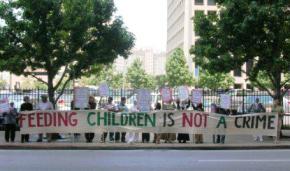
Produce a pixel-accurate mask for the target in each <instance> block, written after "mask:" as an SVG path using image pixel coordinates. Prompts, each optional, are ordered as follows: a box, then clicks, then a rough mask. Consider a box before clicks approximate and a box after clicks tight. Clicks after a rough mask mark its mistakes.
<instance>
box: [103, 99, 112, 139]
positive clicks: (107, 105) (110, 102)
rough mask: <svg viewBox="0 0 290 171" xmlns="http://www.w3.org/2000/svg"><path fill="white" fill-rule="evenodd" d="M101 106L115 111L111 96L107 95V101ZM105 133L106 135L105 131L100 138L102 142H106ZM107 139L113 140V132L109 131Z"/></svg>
mask: <svg viewBox="0 0 290 171" xmlns="http://www.w3.org/2000/svg"><path fill="white" fill-rule="evenodd" d="M103 108H104V109H105V110H107V111H109V112H114V111H115V105H114V103H113V97H109V98H108V102H107V104H105V105H104V106H103ZM107 135H108V133H107V132H104V133H103V135H102V140H101V141H102V142H106V138H107ZM109 140H110V141H111V142H113V141H114V132H110V133H109Z"/></svg>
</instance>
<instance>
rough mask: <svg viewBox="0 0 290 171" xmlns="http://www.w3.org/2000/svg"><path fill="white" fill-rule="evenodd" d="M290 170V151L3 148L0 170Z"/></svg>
mask: <svg viewBox="0 0 290 171" xmlns="http://www.w3.org/2000/svg"><path fill="white" fill-rule="evenodd" d="M52 170H58V171H111V170H121V171H123V170H124V171H131V170H132V171H143V170H144V171H145V170H146V171H186V170H188V171H189V170H190V171H192V170H198V171H217V170H220V171H256V170H262V171H276V170H279V171H289V170H290V150H244V151H241V150H211V151H208V150H202V151H201V150H193V151H185V150H184V151H183V150H181V151H177V150H129V151H125V150H123V151H122V150H120V151H118V150H115V151H108V150H104V151H102V150H99V151H87V150H0V171H52Z"/></svg>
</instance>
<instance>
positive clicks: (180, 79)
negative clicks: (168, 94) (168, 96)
mask: <svg viewBox="0 0 290 171" xmlns="http://www.w3.org/2000/svg"><path fill="white" fill-rule="evenodd" d="M166 78H167V79H168V84H169V86H171V87H177V86H181V85H187V86H192V85H193V84H194V78H193V75H192V73H190V71H189V69H188V66H187V63H186V60H185V57H184V53H183V51H182V50H181V49H180V48H177V49H176V50H175V51H174V52H173V54H172V55H171V56H170V57H169V59H168V60H167V62H166Z"/></svg>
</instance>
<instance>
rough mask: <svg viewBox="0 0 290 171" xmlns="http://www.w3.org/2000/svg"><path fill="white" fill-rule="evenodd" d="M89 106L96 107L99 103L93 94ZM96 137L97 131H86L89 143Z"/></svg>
mask: <svg viewBox="0 0 290 171" xmlns="http://www.w3.org/2000/svg"><path fill="white" fill-rule="evenodd" d="M88 106H89V107H88V108H87V109H88V110H90V109H96V107H97V103H96V100H95V98H94V97H93V96H90V97H89V105H88ZM94 137H95V133H93V132H88V133H85V138H86V142H87V143H91V142H93V139H94Z"/></svg>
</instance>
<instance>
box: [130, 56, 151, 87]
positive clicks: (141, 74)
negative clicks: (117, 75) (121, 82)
mask: <svg viewBox="0 0 290 171" xmlns="http://www.w3.org/2000/svg"><path fill="white" fill-rule="evenodd" d="M127 80H128V83H129V84H130V86H131V88H134V89H139V88H148V89H151V90H153V89H154V88H155V83H154V77H153V76H151V75H149V74H147V73H146V72H145V70H144V69H143V68H142V62H141V60H140V59H138V58H137V59H136V60H135V61H134V62H133V63H132V65H131V66H130V67H129V68H128V71H127Z"/></svg>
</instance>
